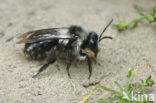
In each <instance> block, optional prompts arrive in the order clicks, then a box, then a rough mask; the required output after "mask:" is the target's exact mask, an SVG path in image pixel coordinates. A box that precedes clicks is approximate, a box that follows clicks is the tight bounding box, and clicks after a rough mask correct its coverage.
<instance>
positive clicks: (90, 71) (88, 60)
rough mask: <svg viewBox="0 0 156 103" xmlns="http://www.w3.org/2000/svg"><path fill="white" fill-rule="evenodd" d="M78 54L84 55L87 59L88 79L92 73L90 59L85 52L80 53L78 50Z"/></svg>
mask: <svg viewBox="0 0 156 103" xmlns="http://www.w3.org/2000/svg"><path fill="white" fill-rule="evenodd" d="M80 56H81V57H85V60H87V64H88V70H89V77H88V79H90V77H91V75H92V61H91V59H90V57H89V56H88V55H87V54H86V53H82V51H80Z"/></svg>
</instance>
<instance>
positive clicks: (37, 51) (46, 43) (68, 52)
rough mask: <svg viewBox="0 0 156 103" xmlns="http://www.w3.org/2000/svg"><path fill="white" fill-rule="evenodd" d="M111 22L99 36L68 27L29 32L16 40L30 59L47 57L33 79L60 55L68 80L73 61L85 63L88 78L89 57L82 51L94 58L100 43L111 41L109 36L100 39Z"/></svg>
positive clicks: (85, 29)
mask: <svg viewBox="0 0 156 103" xmlns="http://www.w3.org/2000/svg"><path fill="white" fill-rule="evenodd" d="M112 21H113V19H112V20H111V21H110V22H109V24H108V25H107V26H106V27H105V28H104V30H103V31H102V33H101V34H100V35H99V36H98V35H97V33H95V32H93V31H89V30H88V29H87V28H85V27H83V26H70V27H62V28H48V29H41V30H35V31H30V32H27V33H24V34H22V35H20V36H19V37H18V38H19V39H21V40H19V41H18V42H17V43H25V48H24V53H25V54H26V55H28V56H29V57H30V58H32V59H35V60H38V59H40V58H43V57H45V56H47V61H46V63H45V64H44V65H43V66H42V67H41V68H40V69H39V70H38V73H37V74H36V75H34V76H33V78H35V77H37V76H38V75H39V74H40V73H41V72H42V71H43V70H45V69H46V68H47V67H48V66H49V65H50V64H53V63H54V62H55V61H56V60H57V59H58V57H60V56H62V54H63V55H64V56H65V58H66V60H67V67H66V70H67V73H68V76H69V78H71V76H70V73H69V68H70V66H71V64H72V62H73V61H74V60H75V59H78V60H86V61H87V64H88V68H89V78H90V77H91V74H92V66H91V64H92V61H91V59H90V56H89V55H88V54H87V53H86V52H84V51H85V50H86V49H88V50H90V51H91V52H93V53H94V55H95V58H96V56H97V54H98V52H99V44H100V42H101V41H102V40H103V39H105V38H109V39H112V37H109V36H104V37H102V35H103V33H104V32H105V30H106V29H107V27H108V26H109V25H110V24H111V23H112ZM47 52H49V53H47Z"/></svg>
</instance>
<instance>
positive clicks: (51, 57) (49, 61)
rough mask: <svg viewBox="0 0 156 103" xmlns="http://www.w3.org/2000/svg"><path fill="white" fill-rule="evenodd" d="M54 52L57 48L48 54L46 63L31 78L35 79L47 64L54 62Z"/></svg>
mask: <svg viewBox="0 0 156 103" xmlns="http://www.w3.org/2000/svg"><path fill="white" fill-rule="evenodd" d="M56 51H57V48H56V47H54V48H53V49H52V51H51V53H50V56H49V58H48V60H47V63H46V64H44V65H43V66H42V67H41V68H40V69H39V70H38V73H37V74H36V75H34V76H33V78H36V77H37V76H38V75H39V74H40V73H41V72H42V71H44V70H45V69H46V68H47V67H48V66H49V64H52V63H54V62H55V61H56Z"/></svg>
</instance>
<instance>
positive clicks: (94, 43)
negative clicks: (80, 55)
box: [87, 19, 113, 57]
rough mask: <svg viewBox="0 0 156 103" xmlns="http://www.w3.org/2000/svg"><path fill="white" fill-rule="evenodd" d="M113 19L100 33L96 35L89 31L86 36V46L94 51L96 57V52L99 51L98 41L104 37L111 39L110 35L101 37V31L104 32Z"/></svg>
mask: <svg viewBox="0 0 156 103" xmlns="http://www.w3.org/2000/svg"><path fill="white" fill-rule="evenodd" d="M112 21H113V19H112V20H111V21H110V22H109V24H108V25H107V26H106V27H105V28H104V30H103V31H102V33H101V34H100V35H99V36H98V35H97V34H96V33H95V32H90V33H89V36H88V40H87V46H88V48H89V49H90V50H91V51H93V52H94V54H95V57H97V54H98V52H99V44H100V42H101V41H102V40H103V39H105V38H109V39H112V37H109V36H104V37H102V35H103V33H104V32H105V30H106V29H107V28H108V26H109V25H110V24H111V23H112Z"/></svg>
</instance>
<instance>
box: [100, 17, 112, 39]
mask: <svg viewBox="0 0 156 103" xmlns="http://www.w3.org/2000/svg"><path fill="white" fill-rule="evenodd" d="M112 22H113V19H112V20H111V21H110V22H109V23H108V24H107V26H106V27H105V28H104V29H103V31H102V33H101V34H100V36H99V40H100V39H101V37H102V35H103V33H104V32H105V31H106V29H107V28H108V27H109V25H110V24H111V23H112ZM101 40H102V39H101ZM101 40H100V41H101Z"/></svg>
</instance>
